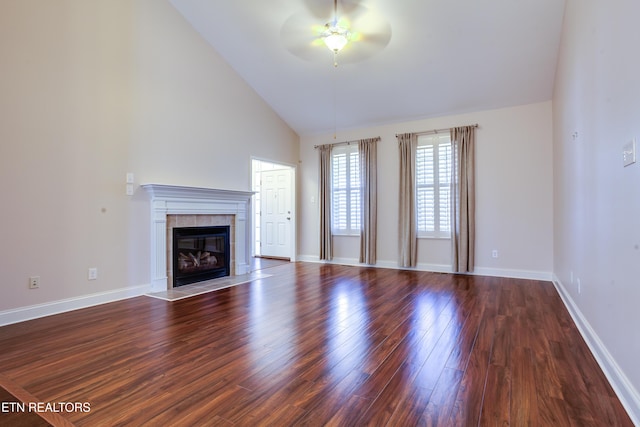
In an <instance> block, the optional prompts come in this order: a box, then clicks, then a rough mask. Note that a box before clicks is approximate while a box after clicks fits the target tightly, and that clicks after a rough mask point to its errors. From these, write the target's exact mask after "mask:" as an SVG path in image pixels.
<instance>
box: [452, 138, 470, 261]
mask: <svg viewBox="0 0 640 427" xmlns="http://www.w3.org/2000/svg"><path fill="white" fill-rule="evenodd" d="M451 147H452V150H453V162H452V163H453V167H452V168H451V172H452V176H451V178H452V182H453V183H454V191H452V192H451V211H452V215H453V221H452V227H451V241H452V245H451V246H452V250H453V255H452V260H451V264H452V267H453V271H454V272H459V273H469V272H472V271H473V266H474V253H475V234H476V226H475V215H476V206H475V126H463V127H457V128H451Z"/></svg>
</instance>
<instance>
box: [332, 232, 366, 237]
mask: <svg viewBox="0 0 640 427" xmlns="http://www.w3.org/2000/svg"><path fill="white" fill-rule="evenodd" d="M331 235H332V236H339V237H360V233H357V234H354V233H345V232H339V233H335V232H331Z"/></svg>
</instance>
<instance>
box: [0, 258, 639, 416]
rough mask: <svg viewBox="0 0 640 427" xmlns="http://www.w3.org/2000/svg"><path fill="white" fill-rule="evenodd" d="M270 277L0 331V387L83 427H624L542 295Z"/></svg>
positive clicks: (362, 271) (326, 274) (345, 271)
mask: <svg viewBox="0 0 640 427" xmlns="http://www.w3.org/2000/svg"><path fill="white" fill-rule="evenodd" d="M269 273H270V274H273V276H271V277H268V278H265V279H261V280H259V281H256V282H253V283H248V284H244V285H239V286H236V287H233V288H228V289H224V290H220V291H216V292H212V293H209V294H204V295H199V296H195V297H192V298H188V299H184V300H180V301H176V302H166V301H162V300H159V299H155V298H149V297H144V296H143V297H137V298H132V299H129V300H125V301H120V302H115V303H110V304H105V305H101V306H97V307H92V308H88V309H84V310H78V311H74V312H70V313H65V314H60V315H56V316H51V317H47V318H42V319H37V320H33V321H29V322H24V323H20V324H15V325H9V326H5V327H2V328H0V349H1V351H0V353H1V354H0V375H2V376H3V377H5V378H7V379H8V380H10V381H11V382H12V383H14V384H17V385H18V386H19V387H21V388H23V389H24V390H25V391H26V392H28V393H30V394H31V395H33V396H35V397H36V398H37V399H39V400H40V401H42V402H88V403H90V411H89V412H81V411H78V412H70V413H65V414H64V417H65V418H67V419H68V420H69V421H71V422H73V423H74V424H76V425H86V426H101V425H104V426H115V425H127V426H139V425H154V426H196V425H215V426H221V425H222V426H224V425H241V426H244V425H247V426H254V425H278V426H287V425H327V424H328V425H345V426H356V425H389V426H413V425H445V426H450V425H451V426H470V425H483V426H484V425H491V426H493V425H514V426H523V425H530V426H545V425H548V426H565V425H566V426H570V425H575V426H630V425H632V423H631V421H630V419H629V418H628V416H627V414H626V413H625V411H624V409H623V408H622V406H621V404H620V402H619V400H618V399H617V398H616V396H615V394H614V393H613V391H612V389H611V387H610V386H609V384H608V382H607V380H606V379H605V377H604V375H603V374H602V372H601V370H600V369H599V367H598V365H597V364H596V362H595V360H594V358H593V357H592V355H591V353H590V352H589V350H588V348H587V346H586V345H585V343H584V341H583V340H582V338H581V336H580V335H579V333H578V331H577V329H576V327H575V325H574V324H573V323H572V320H571V318H570V316H569V314H568V312H567V311H566V309H565V307H564V306H563V304H562V302H561V300H560V298H559V296H558V294H557V292H556V291H555V289H554V287H553V284H552V283H549V282H538V281H525V280H514V279H501V278H489V277H479V276H461V275H449V274H436V273H426V272H409V271H402V270H389V269H373V268H356V267H346V266H338V265H322V264H308V263H291V264H284V265H281V266H276V267H272V268H270V269H269ZM2 416H3V414H0V422H1V421H2Z"/></svg>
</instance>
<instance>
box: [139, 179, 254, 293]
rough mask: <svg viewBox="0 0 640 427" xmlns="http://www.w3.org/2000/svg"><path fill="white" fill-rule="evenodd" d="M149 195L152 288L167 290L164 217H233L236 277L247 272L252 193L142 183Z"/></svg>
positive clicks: (248, 266)
mask: <svg viewBox="0 0 640 427" xmlns="http://www.w3.org/2000/svg"><path fill="white" fill-rule="evenodd" d="M141 187H142V188H144V189H145V190H146V191H147V192H148V193H149V195H150V196H151V288H152V291H163V290H166V289H167V239H166V235H167V215H234V218H235V240H234V243H235V274H245V273H248V272H249V271H250V264H249V260H250V257H251V253H250V251H251V241H250V239H251V196H253V192H251V191H236V190H219V189H214V188H200V187H184V186H178V185H165V184H143V185H142V186H141Z"/></svg>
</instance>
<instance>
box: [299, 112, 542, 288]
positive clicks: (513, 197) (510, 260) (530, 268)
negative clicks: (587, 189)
mask: <svg viewBox="0 0 640 427" xmlns="http://www.w3.org/2000/svg"><path fill="white" fill-rule="evenodd" d="M551 114H552V109H551V102H544V103H539V104H531V105H524V106H519V107H513V108H505V109H499V110H491V111H479V112H476V113H470V114H464V115H457V116H448V117H439V118H432V119H425V120H418V121H412V122H405V123H397V124H390V125H384V126H378V127H371V128H366V129H356V130H351V131H347V132H343V133H340V134H339V135H338V137H337V141H346V140H354V139H360V138H365V137H375V136H380V137H381V138H382V139H381V141H380V142H379V143H378V185H379V193H378V197H379V200H378V236H379V237H378V239H379V240H378V265H380V266H393V267H395V266H397V265H398V207H397V206H398V175H399V171H398V148H397V140H396V138H395V134H396V133H402V132H419V131H425V130H430V129H437V128H448V127H451V126H459V125H467V124H473V123H478V124H479V125H480V127H479V128H478V129H476V141H477V152H476V155H477V157H476V161H477V176H476V179H477V215H476V221H477V247H476V272H477V273H481V274H493V275H502V276H513V277H533V278H546V279H550V278H551V271H552V246H553V237H552V229H553V220H552V200H553V196H552V150H551V141H552V125H551ZM331 142H334V141H333V137H332V136H331V135H318V136H309V137H302V138H301V148H300V158H301V162H302V177H301V197H300V209H301V218H300V231H299V236H300V237H299V251H300V254H301V255H300V257H301V259H305V260H317V259H318V253H319V251H318V240H319V231H318V221H319V220H318V204H317V200H318V162H319V159H318V153H317V151H316V150H315V149H314V148H313V146H314V145H319V144H326V143H331ZM312 200H313V201H312ZM334 245H335V248H334V257H335V258H336V260H337V261H340V262H350V263H351V262H354V263H355V262H357V259H358V254H359V252H358V250H359V240H358V238H357V237H337V236H336V237H334ZM493 249H496V250H498V251H499V257H498V258H497V259H495V258H492V257H491V251H492V250H493ZM418 261H419V265H418V268H422V269H431V270H440V271H450V263H451V254H450V242H449V240H432V239H420V241H419V247H418Z"/></svg>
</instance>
